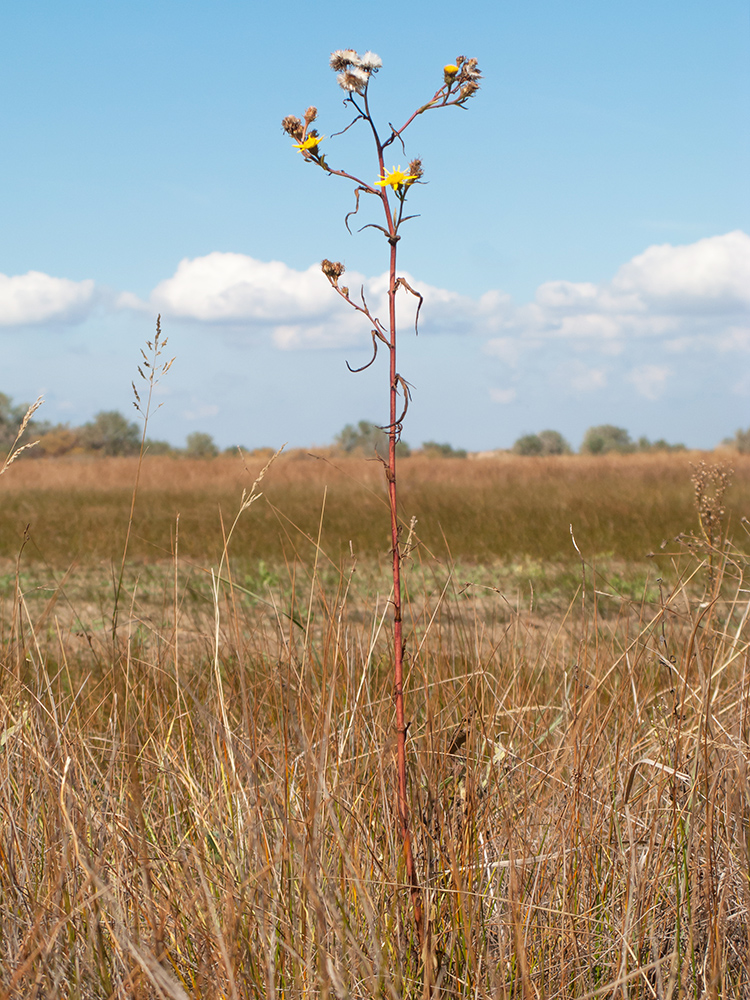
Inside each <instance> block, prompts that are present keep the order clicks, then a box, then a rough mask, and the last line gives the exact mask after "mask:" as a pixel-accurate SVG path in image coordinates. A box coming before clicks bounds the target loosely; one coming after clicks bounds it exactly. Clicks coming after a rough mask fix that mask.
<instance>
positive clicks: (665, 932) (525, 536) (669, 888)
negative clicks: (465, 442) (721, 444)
mask: <svg viewBox="0 0 750 1000" xmlns="http://www.w3.org/2000/svg"><path fill="white" fill-rule="evenodd" d="M724 458H725V459H726V460H727V461H729V460H731V465H732V467H733V472H732V475H731V480H732V482H731V486H730V487H729V489H728V491H727V493H726V496H725V497H724V498H723V499H722V498H721V497H720V496H718V497H717V496H714V494H713V492H712V490H711V489H710V488H709V489H708V491H707V492H706V493H705V494H704V496H703V503H702V506H701V509H700V511H701V518H702V519H700V518H699V515H698V511H697V509H696V502H695V489H694V485H693V483H692V482H691V476H693V475H694V474H695V473H696V469H697V468H698V463H700V462H701V461H704V462H708V463H711V462H715V461H717V458H716V456H711V455H700V454H697V453H676V454H670V455H665V454H661V455H660V454H648V455H630V456H603V457H584V456H560V457H550V458H519V457H514V456H510V455H507V456H502V457H496V458H487V459H477V460H470V459H465V460H462V459H426V458H422V457H419V456H415V457H412V458H410V459H406V460H404V461H402V462H401V463H400V472H399V476H400V479H399V489H400V497H401V516H402V523H403V528H402V531H403V534H402V541H403V545H404V549H405V552H406V553H407V557H406V564H405V566H406V568H405V599H406V605H405V612H406V613H405V626H406V639H407V646H406V665H407V682H406V705H407V718H408V719H409V730H408V736H409V740H408V745H409V755H410V771H409V777H410V788H409V796H410V812H411V822H412V828H413V836H414V853H415V859H416V863H417V868H418V875H419V879H420V883H421V889H422V895H423V899H424V904H425V913H426V917H427V927H428V933H427V937H426V941H425V944H424V947H423V948H421V949H420V948H419V946H418V944H417V941H416V935H415V932H414V927H413V923H412V920H411V911H410V907H409V900H408V893H407V891H406V888H405V879H404V871H403V862H402V851H401V843H400V839H399V836H398V832H397V825H396V819H395V816H394V782H395V768H394V723H393V718H394V710H393V698H392V684H393V680H392V657H393V650H392V636H391V633H390V631H389V627H388V624H389V612H390V605H389V592H390V590H389V588H390V580H389V556H390V553H389V541H388V531H387V525H388V501H387V497H386V490H385V484H384V476H383V470H382V467H381V465H380V464H379V463H378V462H376V461H367V460H366V459H365V458H362V457H360V458H351V457H342V456H341V455H337V454H335V453H333V452H321V453H319V454H317V456H316V457H313V456H310V455H307V454H306V453H304V452H298V453H294V454H292V455H289V456H284V455H282V456H281V457H279V458H278V459H276V460H275V461H274V462H273V463H272V464H271V466H270V468H269V469H268V471H267V472H266V474H265V477H264V478H263V480H262V482H261V483H260V484H259V485H258V486H257V487H256V488H255V493H253V483H254V482H255V480H256V479H257V477H258V475H259V473H260V472H261V469H262V468H263V466H264V464H265V463H266V461H267V456H252V455H251V456H243V457H240V456H238V457H237V458H234V459H231V458H224V457H222V458H220V459H215V460H213V461H197V460H196V461H190V460H186V459H169V458H156V457H155V458H153V459H149V458H148V457H147V458H146V459H145V461H144V463H143V466H142V470H141V473H140V483H139V489H138V494H137V497H136V504H135V508H134V515H133V522H132V532H131V536H130V540H129V543H128V550H127V559H126V560H125V565H124V574H123V585H122V588H121V590H120V594H119V599H118V610H117V614H116V615H115V614H114V605H115V593H116V591H117V589H118V588H117V581H118V577H119V574H120V570H121V565H122V559H123V551H124V546H125V539H126V533H127V528H128V520H129V515H130V509H131V501H132V496H133V484H134V481H135V478H136V471H137V460H135V459H99V460H93V459H75V458H71V459H58V460H47V459H45V460H32V459H28V460H23V461H18V462H17V463H15V464H14V465H13V466H12V467H11V468H10V469H9V470H8V472H7V473H6V474H5V475H4V476H2V478H0V614H1V615H2V617H1V620H0V644H1V646H0V657H1V659H0V669H1V671H2V672H1V673H0V817H2V818H1V819H0V998H8V1000H11V998H16V997H23V998H26V997H36V998H42V997H44V998H47V997H58V996H59V997H66V998H67V997H71V998H73V997H75V998H80V1000H83V998H124V997H137V998H143V1000H145V998H152V997H160V998H170V1000H171V998H180V1000H184V998H185V997H190V998H211V1000H213V998H225V997H231V998H245V997H268V998H282V997H283V998H293V997H317V996H320V997H331V998H333V997H335V998H337V1000H344V998H349V997H352V998H359V997H362V998H364V997H368V998H371V997H381V996H382V997H392V998H396V997H467V998H468V997H472V998H478V997H504V998H505V997H507V998H510V997H519V998H520V997H524V998H531V997H539V998H541V997H544V998H552V997H560V998H563V997H564V998H573V997H576V998H579V1000H583V998H588V997H595V996H603V997H615V996H618V997H628V998H641V997H643V998H646V997H659V998H666V997H670V998H671V997H682V996H689V997H696V998H701V997H727V998H730V997H731V998H735V997H737V998H742V997H750V958H749V957H748V956H749V955H750V930H749V927H750V919H749V915H750V853H749V852H750V834H749V832H748V830H749V823H750V787H749V786H748V761H749V748H748V739H749V738H750V731H749V726H748V708H749V707H750V702H749V701H748V688H749V685H750V679H749V678H748V671H747V651H748V625H747V620H748V617H749V616H750V599H749V597H748V594H750V591H749V590H748V588H747V587H746V586H745V568H746V565H747V555H746V553H747V530H746V524H747V522H746V521H745V515H746V514H747V513H748V511H750V459H748V458H745V457H743V456H739V455H731V459H730V456H724ZM703 482H704V485H705V483H706V480H705V474H704V480H703ZM709 487H710V484H709ZM243 490H245V491H246V493H245V498H246V500H247V499H249V498H250V497H251V496H254V497H257V499H255V500H254V501H253V502H252V504H250V505H249V506H248V507H247V509H245V510H244V511H243V512H242V513H241V514H240V515H239V517H238V518H237V515H238V512H239V511H240V507H241V505H242V499H241V498H242V495H243ZM261 493H262V495H259V494H261ZM235 518H237V520H236V525H235ZM113 619H116V620H113Z"/></svg>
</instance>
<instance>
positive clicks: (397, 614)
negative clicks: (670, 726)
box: [364, 91, 425, 948]
mask: <svg viewBox="0 0 750 1000" xmlns="http://www.w3.org/2000/svg"><path fill="white" fill-rule="evenodd" d="M364 101H365V118H366V120H367V121H368V122H369V123H370V127H371V128H372V133H373V137H374V139H375V145H376V147H377V151H378V166H379V168H380V176H381V177H385V175H386V171H385V162H384V160H383V148H384V145H383V143H381V141H380V136H379V135H378V132H377V129H376V128H375V123H374V122H373V120H372V116H371V115H370V107H369V103H368V100H367V92H366V91H365V95H364ZM407 124H408V123H407ZM405 127H406V126H404V128H405ZM401 131H403V129H402V130H401ZM378 193H379V194H380V197H381V199H382V202H383V211H384V212H385V219H386V226H387V229H388V233H389V234H390V235H389V242H390V245H391V255H390V271H389V276H390V280H389V282H388V320H389V322H388V327H389V335H390V337H389V344H388V354H389V357H390V366H389V376H390V420H389V428H388V465H387V466H386V470H385V473H386V479H387V480H388V500H389V503H390V509H391V544H392V548H393V698H394V701H395V704H396V777H397V785H398V792H397V812H398V826H399V833H400V834H401V842H402V844H403V851H404V864H405V867H406V877H407V879H408V882H409V892H410V895H411V903H412V909H413V911H414V924H415V927H416V931H417V940H418V941H419V946H420V948H423V947H424V940H425V937H424V911H423V908H422V894H421V892H420V889H419V879H418V878H417V869H416V866H415V864H414V853H413V851H412V847H411V828H410V824H409V802H408V798H407V791H406V728H407V727H406V718H405V715H404V640H403V623H402V604H401V547H400V544H399V531H398V493H397V490H396V443H397V441H398V437H399V433H400V426H398V425H397V414H398V369H397V368H396V247H397V245H398V240H399V237H398V233H397V232H396V227H397V223H396V222H395V221H394V218H393V214H392V212H391V205H390V202H389V200H388V186H387V185H385V184H384V185H383V187H382V188H381V190H380V192H378Z"/></svg>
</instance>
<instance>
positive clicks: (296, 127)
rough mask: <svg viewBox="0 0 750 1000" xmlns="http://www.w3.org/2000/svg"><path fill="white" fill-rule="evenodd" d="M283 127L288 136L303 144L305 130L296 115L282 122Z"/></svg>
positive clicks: (287, 117) (288, 116)
mask: <svg viewBox="0 0 750 1000" xmlns="http://www.w3.org/2000/svg"><path fill="white" fill-rule="evenodd" d="M281 127H282V128H283V129H284V131H285V132H286V134H287V135H290V136H291V137H292V138H293V139H296V140H297V141H298V142H302V140H303V139H304V137H305V128H304V126H303V124H302V122H301V121H300V120H299V118H296V117H295V116H294V115H287V116H286V118H284V119H283V120H282V122H281Z"/></svg>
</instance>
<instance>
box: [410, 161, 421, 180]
mask: <svg viewBox="0 0 750 1000" xmlns="http://www.w3.org/2000/svg"><path fill="white" fill-rule="evenodd" d="M423 174H424V168H423V166H422V161H421V160H420V159H419V157H417V158H416V159H414V160H412V161H411V163H410V164H409V176H410V177H414V178H415V179H416V180H419V179H420V177H422V176H423Z"/></svg>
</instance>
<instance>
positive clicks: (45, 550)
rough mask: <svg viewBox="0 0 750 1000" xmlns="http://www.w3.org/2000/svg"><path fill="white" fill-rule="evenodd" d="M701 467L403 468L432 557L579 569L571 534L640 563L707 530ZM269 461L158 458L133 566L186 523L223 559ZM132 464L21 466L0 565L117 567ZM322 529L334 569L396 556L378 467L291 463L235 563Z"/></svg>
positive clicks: (748, 492)
mask: <svg viewBox="0 0 750 1000" xmlns="http://www.w3.org/2000/svg"><path fill="white" fill-rule="evenodd" d="M701 457H702V456H700V455H698V454H693V455H644V456H638V455H634V456H623V457H612V458H609V457H605V458H597V457H592V458H586V457H583V456H570V457H564V456H562V457H552V458H543V459H533V458H518V457H508V458H506V459H503V460H491V459H488V460H484V461H466V460H460V459H443V460H429V459H424V458H412V459H407V460H403V461H402V463H401V469H400V473H399V475H400V484H401V497H402V499H401V514H402V518H403V521H404V523H405V524H406V525H408V523H409V521H410V520H411V518H412V517H416V518H417V519H418V522H419V535H420V540H421V544H422V545H423V546H424V547H425V549H426V551H428V552H429V553H432V554H433V555H435V556H436V557H438V558H446V557H448V556H449V555H450V557H452V558H453V559H456V560H469V561H478V560H483V561H486V560H495V559H500V560H502V559H508V558H519V557H530V558H532V559H538V560H546V561H550V560H551V561H556V562H559V561H560V560H565V561H570V560H574V559H575V558H576V556H575V551H574V549H573V547H572V545H571V543H570V533H569V526H570V524H571V523H572V524H573V526H574V530H575V536H576V539H577V540H578V543H579V545H580V546H581V548H582V550H583V551H585V552H586V553H588V554H589V555H591V556H594V555H596V556H603V555H607V554H608V555H609V556H611V557H614V558H619V559H627V560H630V561H633V560H643V559H644V558H646V556H647V555H648V553H650V552H654V553H656V555H657V556H658V555H659V554H660V552H661V551H662V550H661V548H660V547H661V544H662V542H664V541H667V542H668V543H669V544H670V545H671V544H672V541H673V539H674V537H675V536H676V535H677V534H678V533H680V532H682V531H686V530H690V529H692V528H694V527H696V526H697V521H696V515H695V510H694V506H693V500H692V488H691V485H690V472H691V462H692V463H693V464H695V463H696V462H697V461H699V459H700V458H701ZM264 461H265V459H263V460H259V459H247V460H246V461H245V462H243V461H241V460H239V459H225V458H222V459H217V460H215V461H213V462H201V461H187V460H172V459H168V458H154V459H148V458H147V459H146V461H145V462H144V464H143V468H142V471H141V481H140V492H139V502H138V515H137V523H136V524H135V525H134V535H133V537H132V539H131V541H130V553H131V555H132V556H133V557H134V558H135V559H137V560H140V561H143V560H147V561H152V562H153V561H158V560H160V559H165V558H166V559H169V558H170V553H171V537H172V536H173V534H174V524H175V520H176V517H177V514H178V513H179V515H180V524H181V526H182V550H183V553H184V555H185V557H186V558H192V559H194V560H198V561H204V562H214V563H215V562H216V561H217V560H218V559H219V558H220V555H221V546H222V534H221V519H222V517H223V518H224V519H225V520H226V519H227V518H231V517H233V514H234V510H235V506H236V498H237V495H238V494H239V492H240V490H241V488H242V487H243V486H249V485H250V484H251V483H252V481H253V479H254V478H255V476H256V475H257V473H258V471H259V470H260V468H261V467H262V465H263V464H264ZM732 464H733V465H734V468H735V475H734V486H733V487H732V489H731V490H730V493H729V494H728V508H729V510H730V513H731V515H732V516H733V518H734V521H735V522H737V521H738V519H739V517H741V516H742V514H743V513H744V511H745V510H747V507H748V501H750V460H748V459H746V458H744V457H740V456H737V457H736V460H734V459H733V463H732ZM136 466H137V460H136V459H109V460H99V461H96V460H90V461H76V460H60V459H58V460H49V461H46V460H45V461H34V462H31V461H29V462H25V463H23V462H21V463H17V464H16V465H15V466H14V467H13V472H14V475H13V476H5V477H3V479H2V480H0V559H2V558H5V559H10V560H15V557H16V555H17V553H18V550H19V548H20V545H21V542H22V539H23V537H24V532H25V529H26V526H27V525H29V526H30V528H29V540H28V543H27V545H26V549H25V555H24V558H25V560H27V561H34V560H46V561H47V562H49V563H51V564H53V565H55V566H65V565H67V564H70V563H72V562H73V561H74V560H75V561H78V562H83V563H91V562H94V561H96V560H105V561H106V560H111V559H119V558H120V557H121V555H122V551H123V543H124V538H125V533H126V528H127V523H128V512H129V509H130V503H131V498H132V483H133V479H134V477H135V471H136ZM324 492H326V518H325V523H324V526H323V531H324V542H325V547H326V551H327V552H328V554H329V555H330V556H331V558H332V559H333V560H334V561H335V562H336V563H338V561H339V559H340V558H342V557H345V556H346V554H347V553H348V552H349V551H350V543H351V547H352V548H353V550H354V552H355V553H356V554H357V555H358V556H360V557H378V556H379V557H381V558H387V557H388V551H389V550H388V542H387V540H384V539H386V536H385V535H384V534H383V523H384V522H383V516H384V512H387V497H386V493H385V488H384V485H383V475H382V470H381V468H380V465H379V463H377V462H367V461H364V460H362V459H359V460H355V459H346V458H343V459H342V458H340V457H333V456H324V457H323V458H320V459H314V458H310V457H306V456H304V454H302V455H301V456H300V457H291V458H284V457H282V458H281V459H280V460H279V461H278V462H277V463H276V465H275V467H274V475H273V477H272V479H271V481H270V482H269V483H268V484H267V486H266V489H265V491H264V494H265V496H264V500H263V502H262V504H261V505H260V506H259V507H258V508H256V510H255V511H254V513H253V518H252V520H248V521H246V522H244V523H242V524H240V525H239V527H238V532H239V534H238V536H237V539H236V545H235V550H234V551H235V553H236V555H237V557H242V558H244V559H245V560H246V561H247V562H248V563H257V561H258V560H261V559H262V560H265V561H270V562H282V563H283V562H284V561H286V560H291V559H293V558H295V557H296V555H297V553H303V552H305V551H306V549H307V543H306V542H305V541H304V540H303V535H302V534H300V530H297V529H301V532H302V533H304V535H307V536H308V537H310V538H314V537H316V536H317V530H318V517H319V511H320V506H321V503H322V501H323V494H324Z"/></svg>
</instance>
